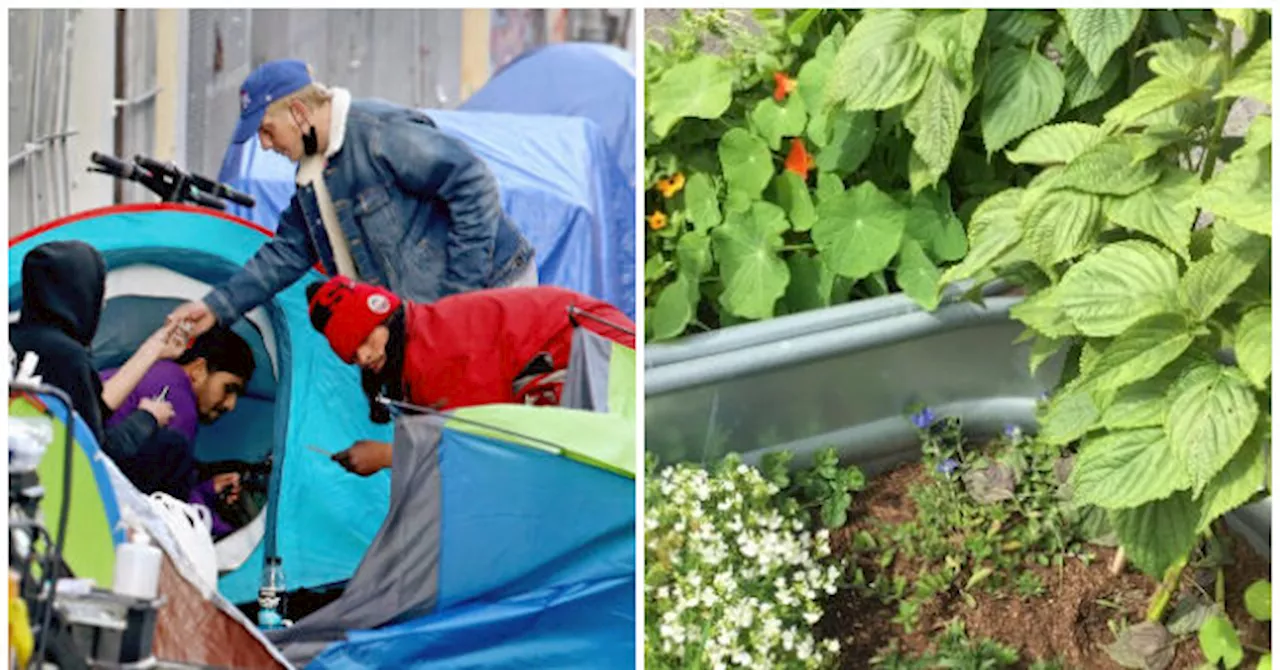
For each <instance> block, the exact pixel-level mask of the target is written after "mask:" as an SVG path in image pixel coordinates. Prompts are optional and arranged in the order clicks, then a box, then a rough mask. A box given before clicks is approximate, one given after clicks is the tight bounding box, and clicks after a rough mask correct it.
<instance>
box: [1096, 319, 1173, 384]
mask: <svg viewBox="0 0 1280 670" xmlns="http://www.w3.org/2000/svg"><path fill="white" fill-rule="evenodd" d="M1193 340H1195V334H1194V333H1193V332H1192V331H1191V324H1190V323H1188V322H1187V320H1186V318H1185V317H1183V316H1181V315H1178V314H1159V315H1156V316H1153V317H1149V318H1146V319H1143V320H1142V321H1139V322H1138V323H1135V324H1134V325H1133V326H1132V327H1130V328H1129V329H1128V330H1126V331H1125V332H1123V333H1121V334H1120V335H1118V336H1116V338H1115V339H1113V340H1112V341H1111V343H1110V344H1108V345H1107V347H1106V348H1105V349H1103V350H1102V352H1101V353H1100V354H1099V355H1098V359H1097V361H1095V362H1094V365H1093V370H1092V371H1091V372H1090V373H1089V374H1088V375H1087V376H1088V378H1089V384H1090V388H1096V389H1118V388H1121V387H1124V386H1128V385H1129V384H1132V383H1134V382H1139V381H1142V380H1144V379H1149V378H1151V377H1153V376H1155V375H1156V373H1158V372H1160V371H1161V370H1162V369H1164V367H1165V366H1167V365H1169V364H1170V363H1172V362H1173V361H1175V360H1177V359H1178V357H1179V356H1181V355H1182V353H1183V352H1184V351H1186V350H1187V347H1189V346H1191V342H1192V341H1193Z"/></svg>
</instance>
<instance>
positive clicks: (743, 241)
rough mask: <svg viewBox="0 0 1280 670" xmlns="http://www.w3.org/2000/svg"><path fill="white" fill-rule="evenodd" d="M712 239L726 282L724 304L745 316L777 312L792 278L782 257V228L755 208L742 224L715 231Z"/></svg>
mask: <svg viewBox="0 0 1280 670" xmlns="http://www.w3.org/2000/svg"><path fill="white" fill-rule="evenodd" d="M711 240H712V244H713V245H714V248H715V255H716V258H717V259H718V260H719V261H720V277H721V279H722V281H723V282H724V293H721V294H720V304H721V305H722V306H723V307H724V308H725V309H726V310H728V311H729V313H730V314H733V315H735V316H739V317H742V318H744V319H767V318H769V317H771V316H773V314H774V303H776V302H777V301H778V298H781V297H782V294H783V293H784V292H785V291H786V289H787V282H788V281H789V280H790V273H789V272H788V271H787V264H786V263H785V262H783V260H782V259H781V258H779V257H778V249H779V247H781V246H782V235H781V234H780V232H779V231H777V230H776V228H775V227H774V226H773V224H771V223H769V222H765V221H761V220H759V219H758V218H757V217H756V216H755V212H752V214H751V215H748V216H747V217H744V220H743V221H742V222H741V223H740V224H737V225H725V226H720V227H718V228H716V229H715V230H713V231H711Z"/></svg>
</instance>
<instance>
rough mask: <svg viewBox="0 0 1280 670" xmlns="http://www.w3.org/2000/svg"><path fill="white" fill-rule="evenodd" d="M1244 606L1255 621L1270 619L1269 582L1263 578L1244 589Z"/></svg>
mask: <svg viewBox="0 0 1280 670" xmlns="http://www.w3.org/2000/svg"><path fill="white" fill-rule="evenodd" d="M1244 608H1245V610H1246V611H1248V612H1249V616H1251V617H1253V618H1254V619H1255V620H1256V621H1270V620H1271V582H1269V581H1267V580H1265V579H1259V580H1258V581H1256V582H1254V583H1252V584H1250V585H1249V588H1247V589H1245V590H1244Z"/></svg>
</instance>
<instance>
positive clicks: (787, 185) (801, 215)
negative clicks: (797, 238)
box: [773, 170, 818, 232]
mask: <svg viewBox="0 0 1280 670" xmlns="http://www.w3.org/2000/svg"><path fill="white" fill-rule="evenodd" d="M773 188H774V191H775V192H776V193H777V203H778V204H779V205H781V206H782V207H783V208H784V209H785V210H786V212H787V218H789V219H791V227H792V229H794V230H796V231H797V232H804V231H806V230H809V229H810V228H812V227H813V224H814V222H816V221H817V220H818V212H817V209H815V208H814V206H813V199H812V198H811V197H810V196H809V187H808V186H806V185H805V183H804V180H803V179H801V178H800V175H798V174H796V173H794V172H791V171H790V170H784V171H783V172H782V174H779V175H778V176H777V177H774V180H773Z"/></svg>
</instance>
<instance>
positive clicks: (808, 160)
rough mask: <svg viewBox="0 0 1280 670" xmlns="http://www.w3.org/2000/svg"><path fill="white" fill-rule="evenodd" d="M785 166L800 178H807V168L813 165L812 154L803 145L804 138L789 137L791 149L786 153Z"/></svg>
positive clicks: (810, 168)
mask: <svg viewBox="0 0 1280 670" xmlns="http://www.w3.org/2000/svg"><path fill="white" fill-rule="evenodd" d="M784 165H785V166H786V168H787V169H788V170H790V171H792V172H794V173H796V174H798V175H800V178H801V179H804V180H808V179H809V170H812V169H813V168H814V167H815V165H814V162H813V155H812V154H810V153H809V150H808V149H806V148H805V147H804V140H802V139H800V138H799V137H793V138H791V151H790V152H789V153H787V161H786V163H784Z"/></svg>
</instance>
